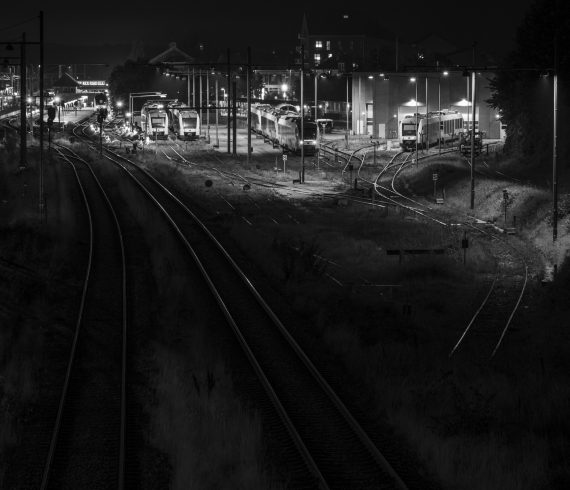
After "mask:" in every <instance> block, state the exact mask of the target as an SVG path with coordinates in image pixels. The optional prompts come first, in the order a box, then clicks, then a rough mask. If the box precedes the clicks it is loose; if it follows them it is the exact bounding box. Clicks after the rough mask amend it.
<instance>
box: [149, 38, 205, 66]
mask: <svg viewBox="0 0 570 490" xmlns="http://www.w3.org/2000/svg"><path fill="white" fill-rule="evenodd" d="M194 61H195V60H194V58H193V57H192V56H190V55H189V54H186V53H185V52H184V51H182V50H181V49H178V48H177V47H176V43H174V42H172V43H170V44H169V47H168V49H167V50H166V51H163V52H162V53H160V54H158V55H156V56H155V57H154V58H152V59H151V60H149V64H151V65H156V64H158V63H180V62H182V63H193V62H194Z"/></svg>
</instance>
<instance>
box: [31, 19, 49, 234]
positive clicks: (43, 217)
mask: <svg viewBox="0 0 570 490" xmlns="http://www.w3.org/2000/svg"><path fill="white" fill-rule="evenodd" d="M32 134H33V126H32ZM39 205H40V222H42V223H43V222H44V221H45V220H46V215H45V195H44V12H43V10H40V202H39Z"/></svg>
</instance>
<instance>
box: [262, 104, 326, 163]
mask: <svg viewBox="0 0 570 490" xmlns="http://www.w3.org/2000/svg"><path fill="white" fill-rule="evenodd" d="M251 129H252V131H254V132H256V133H258V134H261V135H263V136H264V137H266V138H268V139H269V140H271V141H272V142H274V143H277V144H279V146H281V147H282V148H283V149H286V150H288V151H292V152H294V153H299V152H300V151H301V145H302V146H303V152H304V153H305V154H307V155H311V154H313V155H314V154H315V153H316V151H317V125H316V124H315V122H314V121H312V120H307V119H305V120H304V121H303V138H302V139H301V115H300V114H299V112H298V111H297V108H296V107H295V106H294V105H291V104H286V103H283V104H279V105H277V106H272V105H270V104H255V105H253V106H252V107H251Z"/></svg>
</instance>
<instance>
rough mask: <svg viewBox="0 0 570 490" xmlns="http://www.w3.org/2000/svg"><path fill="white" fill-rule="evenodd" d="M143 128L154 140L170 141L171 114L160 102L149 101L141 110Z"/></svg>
mask: <svg viewBox="0 0 570 490" xmlns="http://www.w3.org/2000/svg"><path fill="white" fill-rule="evenodd" d="M141 128H142V131H143V133H144V134H146V135H147V136H148V137H149V138H150V139H152V140H160V139H162V140H165V139H168V131H169V113H168V110H167V108H166V107H165V105H164V102H162V101H160V100H149V101H147V102H145V104H144V105H143V106H142V109H141Z"/></svg>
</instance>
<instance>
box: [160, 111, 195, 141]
mask: <svg viewBox="0 0 570 490" xmlns="http://www.w3.org/2000/svg"><path fill="white" fill-rule="evenodd" d="M167 108H168V113H169V115H170V122H171V126H170V130H171V131H172V132H173V133H174V134H175V135H176V137H177V138H179V139H182V140H190V139H196V138H198V137H200V115H199V114H198V112H197V111H195V110H194V109H190V107H188V106H186V105H184V104H178V103H176V102H174V103H171V104H168V106H167Z"/></svg>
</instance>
